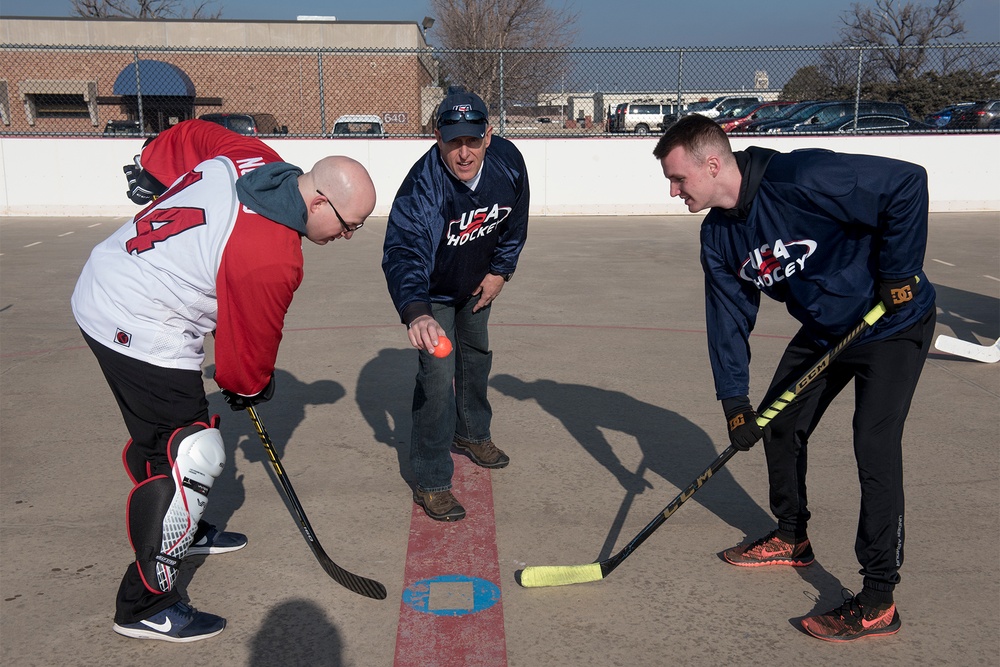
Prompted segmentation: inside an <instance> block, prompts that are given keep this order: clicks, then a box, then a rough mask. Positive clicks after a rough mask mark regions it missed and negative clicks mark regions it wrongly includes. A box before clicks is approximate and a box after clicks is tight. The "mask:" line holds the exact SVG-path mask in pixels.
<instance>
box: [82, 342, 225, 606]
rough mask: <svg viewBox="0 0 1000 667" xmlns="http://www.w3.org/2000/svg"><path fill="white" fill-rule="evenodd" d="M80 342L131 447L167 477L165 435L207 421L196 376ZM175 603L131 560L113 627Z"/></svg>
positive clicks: (201, 387)
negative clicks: (103, 380) (107, 389)
mask: <svg viewBox="0 0 1000 667" xmlns="http://www.w3.org/2000/svg"><path fill="white" fill-rule="evenodd" d="M83 337H84V339H85V340H86V341H87V344H88V345H89V346H90V349H91V350H93V352H94V356H96V357H97V362H98V363H99V364H100V365H101V370H102V371H103V372H104V377H105V378H106V379H107V381H108V385H109V386H110V387H111V392H112V393H113V394H114V396H115V400H116V401H117V402H118V407H119V408H120V409H121V412H122V417H123V418H124V419H125V427H126V428H127V429H128V432H129V435H130V436H131V437H132V445H131V447H135V448H137V450H136V451H138V452H142V454H143V456H144V457H145V458H146V460H148V461H149V462H150V466H151V473H152V474H153V475H169V474H170V465H169V463H168V461H167V441H168V440H169V439H170V435H171V434H172V433H173V432H174V431H175V430H177V429H178V428H182V427H184V426H188V425H190V424H193V423H194V422H199V421H200V422H205V423H207V422H208V420H209V415H208V399H207V398H206V397H205V385H204V384H203V382H202V379H201V371H189V370H180V369H176V368H161V367H160V366H154V365H152V364H148V363H146V362H144V361H139V360H138V359H133V358H132V357H126V356H125V355H124V354H119V353H118V352H116V351H114V350H112V349H110V348H108V347H106V346H104V345H101V344H100V343H98V342H97V341H95V340H94V339H93V338H91V337H90V336H88V335H87V334H83ZM180 600H181V595H180V592H179V591H178V590H177V589H176V587H175V588H174V589H173V590H171V591H169V592H167V593H153V592H151V591H150V590H149V589H147V588H146V586H145V585H144V584H143V583H142V578H141V577H140V576H139V567H138V565H136V563H135V561H132V564H131V565H129V567H128V569H127V570H126V571H125V576H124V577H123V578H122V583H121V586H119V588H118V602H117V606H116V610H115V623H119V624H121V623H136V622H138V621H141V620H142V619H145V618H149V617H150V616H152V615H153V614H155V613H157V612H160V611H162V610H164V609H166V608H167V607H169V606H171V605H173V604H175V603H176V602H179V601H180Z"/></svg>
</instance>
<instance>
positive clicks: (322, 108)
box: [316, 51, 326, 136]
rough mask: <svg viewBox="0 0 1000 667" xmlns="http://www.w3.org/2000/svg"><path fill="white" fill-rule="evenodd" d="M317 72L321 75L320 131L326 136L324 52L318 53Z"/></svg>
mask: <svg viewBox="0 0 1000 667" xmlns="http://www.w3.org/2000/svg"><path fill="white" fill-rule="evenodd" d="M316 65H317V66H316V70H317V72H318V73H319V131H320V133H321V134H323V135H324V136H325V135H326V92H325V89H324V87H323V52H322V51H317V52H316Z"/></svg>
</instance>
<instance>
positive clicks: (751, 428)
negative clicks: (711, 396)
mask: <svg viewBox="0 0 1000 667" xmlns="http://www.w3.org/2000/svg"><path fill="white" fill-rule="evenodd" d="M722 409H723V410H725V412H726V422H727V425H728V427H729V442H730V443H732V445H733V447H735V448H736V449H738V450H740V451H741V452H745V451H747V450H748V449H750V448H751V447H753V446H754V445H755V444H757V441H758V440H760V439H761V438H763V437H764V429H762V428H761V427H760V426H757V413H756V412H754V409H753V407H751V405H750V399H749V398H748V397H746V396H734V397H733V398H724V399H722Z"/></svg>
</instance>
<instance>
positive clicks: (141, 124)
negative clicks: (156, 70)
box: [132, 49, 146, 134]
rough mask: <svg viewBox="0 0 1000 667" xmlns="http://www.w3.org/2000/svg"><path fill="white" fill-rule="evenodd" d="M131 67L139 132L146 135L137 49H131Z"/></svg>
mask: <svg viewBox="0 0 1000 667" xmlns="http://www.w3.org/2000/svg"><path fill="white" fill-rule="evenodd" d="M132 66H133V67H135V99H136V104H137V106H138V111H139V131H140V132H141V133H142V134H145V133H146V123H145V120H144V118H143V114H142V77H140V76H139V49H132Z"/></svg>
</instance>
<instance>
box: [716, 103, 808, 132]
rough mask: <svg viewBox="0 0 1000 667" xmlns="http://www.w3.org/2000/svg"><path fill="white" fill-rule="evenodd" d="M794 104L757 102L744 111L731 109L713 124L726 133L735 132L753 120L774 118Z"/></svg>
mask: <svg viewBox="0 0 1000 667" xmlns="http://www.w3.org/2000/svg"><path fill="white" fill-rule="evenodd" d="M793 104H795V102H791V101H775V102H759V103H757V104H754V105H751V106H749V107H746V108H745V109H732V110H730V111H727V112H726V113H724V114H723V115H721V116H719V117H718V118H716V119H715V122H716V123H718V124H719V126H720V127H721V128H722V129H723V130H724V131H726V132H727V133H730V132H736V131H738V130H739V128H741V127H743V126H744V125H746V124H748V123H752V122H753V121H755V120H764V119H765V118H774V117H775V116H777V115H778V114H780V113H781V111H782V109H785V108H786V107H790V106H792V105H793Z"/></svg>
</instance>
